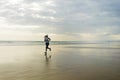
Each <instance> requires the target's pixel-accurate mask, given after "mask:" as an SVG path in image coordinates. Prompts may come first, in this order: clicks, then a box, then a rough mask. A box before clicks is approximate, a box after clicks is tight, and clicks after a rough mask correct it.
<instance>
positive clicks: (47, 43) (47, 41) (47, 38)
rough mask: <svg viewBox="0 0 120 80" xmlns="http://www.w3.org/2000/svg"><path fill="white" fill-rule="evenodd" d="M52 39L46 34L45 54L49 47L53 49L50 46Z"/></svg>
mask: <svg viewBox="0 0 120 80" xmlns="http://www.w3.org/2000/svg"><path fill="white" fill-rule="evenodd" d="M50 41H51V39H50V38H49V37H48V35H45V36H44V42H45V45H46V47H45V55H46V53H47V49H49V50H50V51H51V48H49V42H50Z"/></svg>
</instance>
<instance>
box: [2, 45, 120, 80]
mask: <svg viewBox="0 0 120 80" xmlns="http://www.w3.org/2000/svg"><path fill="white" fill-rule="evenodd" d="M51 47H52V51H51V52H50V51H48V55H47V56H45V55H44V46H43V45H42V46H41V45H37V46H27V45H26V46H0V80H120V69H119V68H120V49H116V46H103V48H102V46H100V45H94V46H92V47H91V45H84V46H82V47H81V45H52V46H51ZM94 47H99V48H94ZM104 47H107V48H104ZM117 48H119V47H117ZM50 56H51V57H50Z"/></svg>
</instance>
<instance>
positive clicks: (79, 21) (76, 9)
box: [0, 0, 120, 34]
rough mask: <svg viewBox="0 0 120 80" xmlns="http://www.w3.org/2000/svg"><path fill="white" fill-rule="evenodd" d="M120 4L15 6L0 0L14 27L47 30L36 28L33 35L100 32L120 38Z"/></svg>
mask: <svg viewBox="0 0 120 80" xmlns="http://www.w3.org/2000/svg"><path fill="white" fill-rule="evenodd" d="M119 3H120V1H119V0H111V1H108V0H100V1H98V0H84V1H81V0H23V1H20V2H17V3H14V4H13V3H10V2H8V0H1V1H0V9H1V11H0V16H2V17H4V18H5V19H6V21H7V22H8V23H11V24H19V25H26V26H31V25H33V26H34V25H35V26H44V28H45V29H43V28H41V27H38V28H34V29H32V30H33V32H46V31H49V32H52V33H67V32H71V33H96V32H97V30H98V29H99V31H101V32H102V31H103V32H104V31H107V32H108V33H113V34H116V33H117V34H119V30H120V28H119V25H120V20H119V18H120V16H119V14H120V8H119V7H120V6H119ZM107 27H108V28H107ZM49 28H50V29H49ZM109 28H110V30H109ZM46 29H47V30H46ZM106 29H107V30H106ZM112 29H113V30H112Z"/></svg>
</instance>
